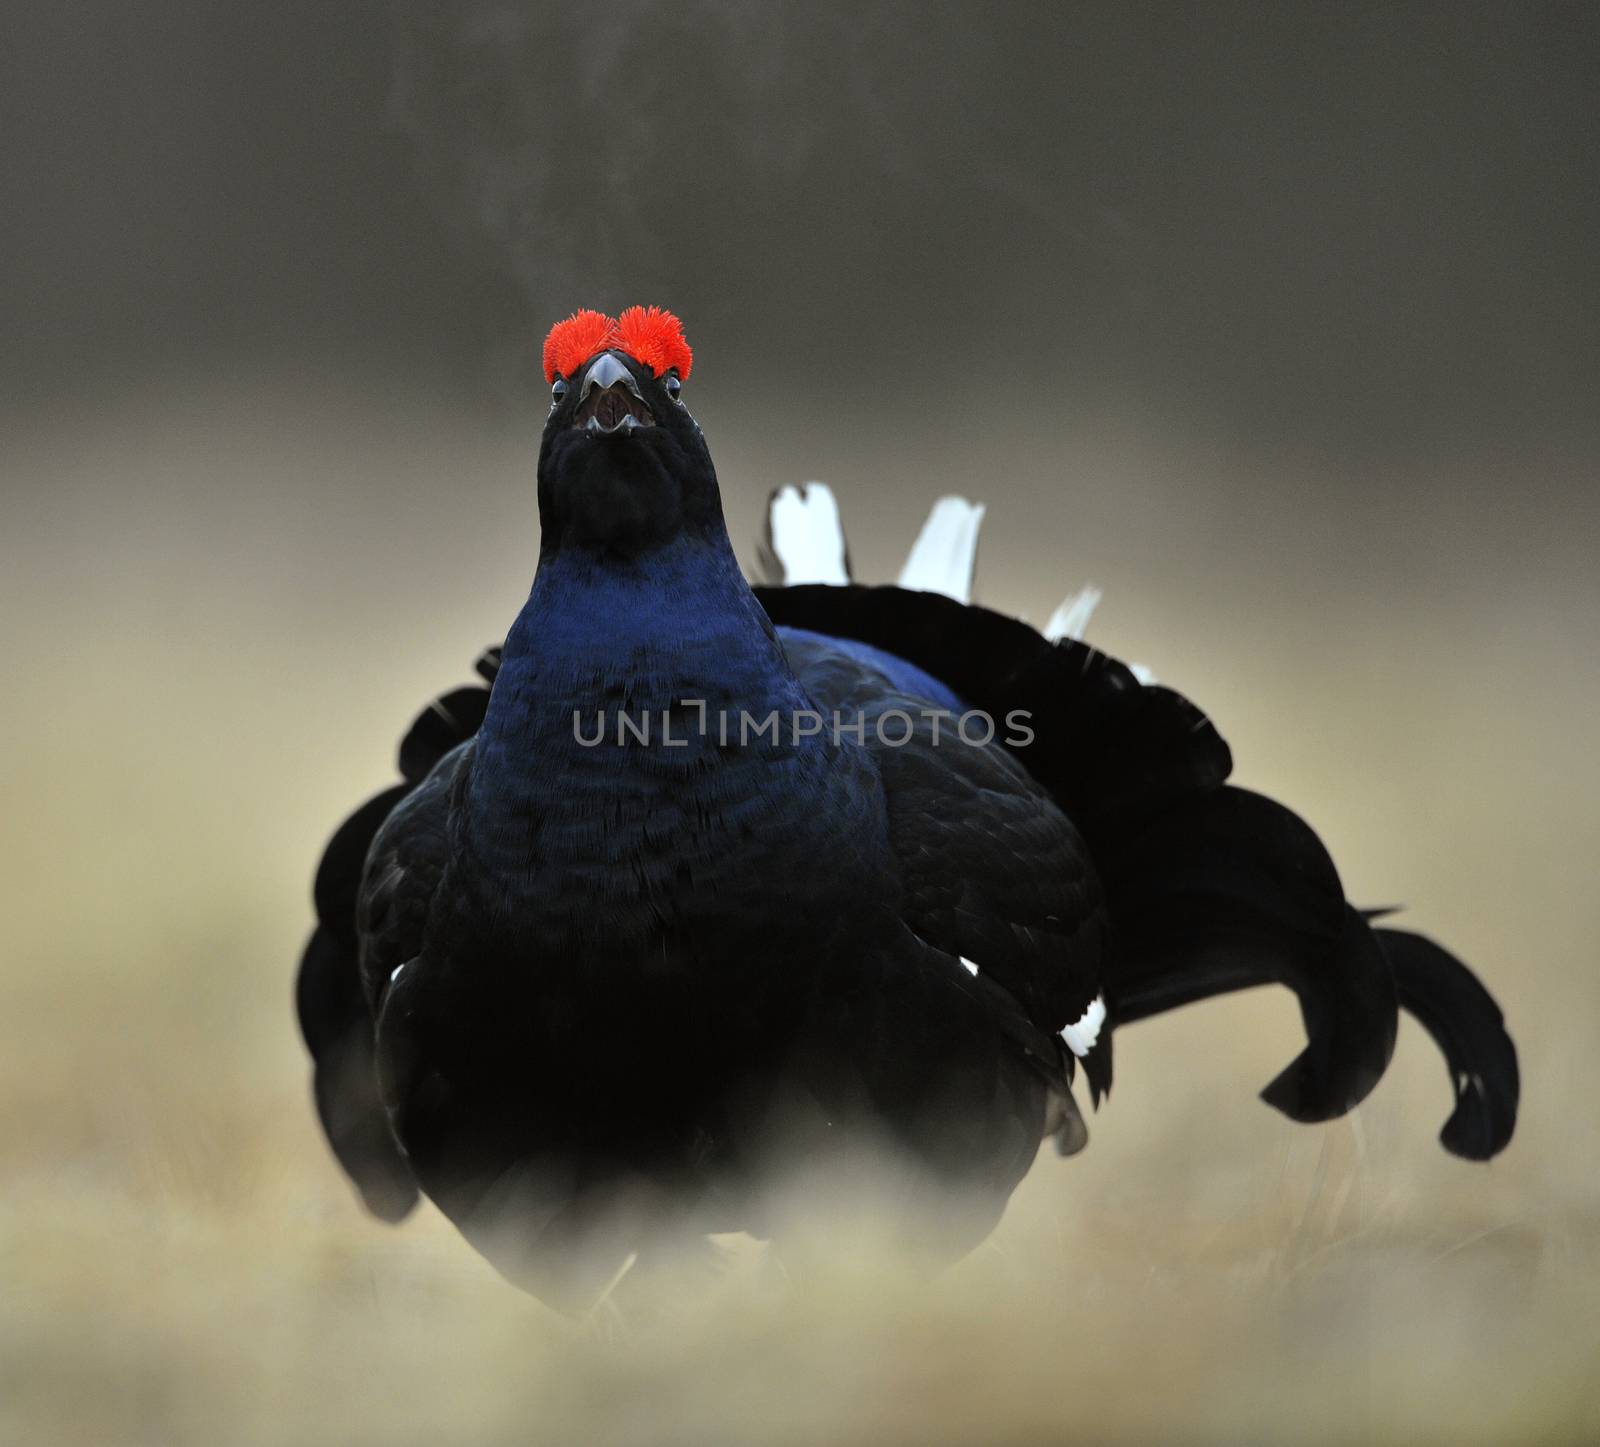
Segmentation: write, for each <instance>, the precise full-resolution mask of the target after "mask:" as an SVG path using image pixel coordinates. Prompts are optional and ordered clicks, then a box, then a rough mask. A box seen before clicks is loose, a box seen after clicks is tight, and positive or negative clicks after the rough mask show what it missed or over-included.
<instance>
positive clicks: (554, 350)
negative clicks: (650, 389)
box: [544, 306, 694, 382]
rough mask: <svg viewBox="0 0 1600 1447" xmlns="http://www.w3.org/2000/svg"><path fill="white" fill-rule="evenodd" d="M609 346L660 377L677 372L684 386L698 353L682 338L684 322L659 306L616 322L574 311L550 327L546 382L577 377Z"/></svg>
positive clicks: (627, 313) (639, 310)
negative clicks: (580, 369)
mask: <svg viewBox="0 0 1600 1447" xmlns="http://www.w3.org/2000/svg"><path fill="white" fill-rule="evenodd" d="M609 347H615V348H617V350H618V351H622V352H626V353H627V354H628V355H629V356H630V357H632V358H633V359H634V361H636V362H642V363H643V364H644V365H645V366H647V367H648V368H649V369H650V370H651V371H652V372H654V373H655V374H656V376H658V377H659V376H662V375H663V374H664V373H666V372H668V371H671V370H673V369H674V368H675V369H676V370H677V373H678V375H679V377H681V378H683V380H684V381H688V379H689V368H690V367H691V366H693V365H694V353H693V352H691V351H690V350H689V344H688V342H686V341H685V340H684V339H683V323H682V322H680V321H679V320H678V319H677V317H675V316H673V314H672V313H671V312H668V311H662V310H661V308H660V307H658V306H652V307H642V306H631V307H629V308H628V309H627V311H625V312H623V314H622V315H621V317H619V318H616V319H613V318H611V317H608V316H607V315H606V314H605V313H604V312H597V311H575V312H573V314H572V315H571V316H570V317H568V318H567V319H566V321H564V322H557V323H556V324H555V325H554V326H553V327H551V328H550V335H549V336H548V337H546V338H545V339H544V379H545V381H547V382H553V381H555V379H556V377H557V376H558V375H560V376H563V377H571V376H574V375H575V374H576V373H577V371H578V368H579V367H581V366H582V365H583V364H584V363H585V362H587V361H588V360H589V358H590V357H592V356H594V354H595V353H596V352H603V351H605V350H606V349H607V348H609Z"/></svg>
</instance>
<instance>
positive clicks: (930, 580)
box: [900, 497, 983, 603]
mask: <svg viewBox="0 0 1600 1447" xmlns="http://www.w3.org/2000/svg"><path fill="white" fill-rule="evenodd" d="M982 522H983V504H982V503H981V502H968V501H967V500H966V498H964V497H941V498H940V499H939V501H938V502H936V503H934V505H933V511H932V512H930V513H929V514H928V520H927V522H925V523H923V525H922V531H921V532H920V533H918V534H917V540H916V542H915V543H914V544H913V545H912V548H911V553H910V555H909V556H908V557H907V558H906V563H905V566H904V567H903V568H901V569H900V586H901V587H902V588H910V589H913V590H915V591H916V592H919V593H943V594H944V595H945V597H947V598H954V599H955V600H956V602H958V603H970V602H971V601H972V573H973V569H974V567H975V566H976V564H977V558H978V528H979V527H980V525H981V524H982Z"/></svg>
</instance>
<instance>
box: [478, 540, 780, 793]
mask: <svg viewBox="0 0 1600 1447" xmlns="http://www.w3.org/2000/svg"><path fill="white" fill-rule="evenodd" d="M686 706H687V708H688V710H690V711H689V712H686ZM810 706H811V705H810V703H809V700H808V699H807V697H806V694H805V692H804V690H803V689H802V688H801V686H800V684H799V682H798V681H797V680H796V679H795V676H794V674H793V672H792V671H791V670H790V667H789V664H788V661H787V659H786V658H785V657H784V653H783V649H782V646H781V645H780V643H779V642H778V640H777V638H776V636H775V634H774V633H773V631H772V627H771V624H770V623H769V622H768V619H767V616H766V614H765V612H764V611H763V610H762V608H761V605H760V604H759V603H758V602H757V601H756V599H755V595H754V594H753V593H752V592H751V591H750V587H749V585H748V584H747V583H746V582H745V580H744V577H743V575H742V573H741V572H740V570H739V565H738V562H737V560H736V559H735V558H734V555H733V549H732V547H731V546H730V545H729V543H728V539H727V534H726V532H723V531H721V530H720V529H719V530H718V533H717V534H716V535H713V536H711V537H705V536H700V537H694V536H689V535H683V536H680V537H678V538H676V539H674V540H673V541H672V542H670V543H668V544H667V545H666V546H664V547H661V548H658V549H654V550H652V551H650V552H648V553H644V554H641V555H639V556H638V557H635V558H631V559H625V560H624V559H618V558H615V557H607V556H604V555H601V554H598V553H595V552H592V551H589V550H585V549H572V548H563V549H560V550H558V551H555V552H553V553H547V554H546V555H544V556H542V557H541V559H540V563H539V570H538V572H537V574H536V575H535V577H534V581H533V588H532V591H531V592H530V594H529V596H528V601H527V603H526V604H525V605H524V607H523V609H522V612H521V613H520V614H519V615H518V617H517V620H516V622H515V624H514V625H513V626H512V629H511V632H510V634H509V635H508V636H507V639H506V645H505V652H504V656H503V658H502V661H501V665H500V672H499V676H498V677H497V678H496V680H495V685H494V692H493V695H492V697H491V699H490V702H489V710H488V714H487V716H486V717H485V719H484V722H483V727H482V728H481V730H480V731H479V734H478V743H477V761H476V765H475V769H474V776H475V777H474V788H473V794H474V809H475V810H476V809H478V808H479V807H480V806H482V807H483V808H485V809H487V808H490V807H491V806H492V803H493V801H494V800H496V799H505V798H507V796H508V795H525V794H526V793H527V792H528V791H530V790H532V791H534V792H538V793H541V794H544V793H547V792H548V791H549V789H550V786H551V785H552V784H553V783H554V782H555V781H556V780H557V779H561V780H563V781H566V782H570V778H571V777H572V775H573V774H574V772H582V773H585V774H589V773H592V772H593V771H594V766H595V765H597V764H598V763H599V762H600V759H599V758H598V757H597V755H598V754H603V755H604V756H605V760H606V764H607V767H615V768H619V769H634V770H642V771H644V772H645V773H654V774H664V775H680V782H681V774H682V773H683V772H684V771H686V770H689V771H692V769H693V767H694V766H695V763H696V761H697V760H701V759H703V758H704V757H705V756H706V755H707V754H708V753H710V752H714V751H715V749H716V747H717V742H718V740H717V738H716V736H715V728H714V726H713V728H712V729H710V730H708V731H704V732H703V733H698V734H697V733H696V732H695V730H694V729H693V728H692V727H691V725H692V724H698V720H699V719H700V718H701V717H702V716H703V717H708V718H710V719H711V720H713V721H715V720H716V719H717V717H718V715H719V713H725V712H730V711H731V713H732V714H734V715H735V716H737V715H738V714H739V712H740V711H745V712H748V713H750V714H752V715H757V716H762V715H765V714H766V713H767V712H769V711H771V710H777V711H778V712H779V713H780V714H781V715H783V716H785V718H787V717H788V715H790V714H791V713H793V712H794V711H797V710H803V709H807V708H809V707H810ZM663 711H673V712H674V713H675V715H676V718H677V728H678V732H679V733H682V732H684V731H685V730H688V731H689V733H690V742H689V744H688V745H687V746H674V748H673V749H672V750H671V758H670V760H667V759H663V758H662V757H660V756H659V752H660V751H659V750H656V749H654V748H649V749H647V752H648V753H651V754H655V755H657V756H656V757H653V758H646V757H643V756H642V755H641V753H640V750H639V749H632V750H613V749H611V748H609V747H608V748H606V749H604V750H597V749H595V748H594V747H593V746H592V745H586V744H585V743H584V742H583V741H582V737H581V736H582V735H585V734H588V735H590V736H592V734H593V731H594V729H595V728H596V725H597V720H599V719H600V718H602V717H603V718H604V720H605V721H606V726H607V728H608V730H609V736H610V737H614V736H615V722H614V720H615V717H616V715H617V714H619V713H626V714H627V715H628V716H629V717H630V718H632V719H640V718H645V717H648V718H650V719H651V720H652V721H653V722H654V723H655V724H656V725H657V727H659V721H660V718H661V715H662V713H663ZM669 765H670V767H669Z"/></svg>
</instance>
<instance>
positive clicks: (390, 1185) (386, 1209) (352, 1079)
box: [295, 654, 498, 1221]
mask: <svg viewBox="0 0 1600 1447" xmlns="http://www.w3.org/2000/svg"><path fill="white" fill-rule="evenodd" d="M497 664H498V654H496V655H494V656H493V657H492V658H491V657H490V656H489V655H485V657H484V658H483V659H480V660H479V663H478V671H479V673H480V674H482V675H483V676H484V677H485V678H486V679H492V678H493V677H494V670H495V666H496V665H497ZM488 701H489V690H488V689H487V688H485V687H468V688H460V689H456V690H455V691H454V692H452V693H448V694H445V695H444V696H443V697H441V698H439V699H437V700H436V701H435V702H434V703H431V704H429V706H428V707H427V708H426V709H424V710H423V712H422V714H421V715H420V716H419V717H418V719H417V720H416V722H415V723H414V724H413V725H412V727H411V729H410V730H409V731H408V732H407V734H406V736H405V739H404V741H403V742H402V744H401V746H400V773H401V776H402V779H403V780H404V782H402V783H399V784H395V785H393V786H392V787H390V788H388V789H385V790H384V791H383V792H382V793H380V794H378V795H376V796H375V797H373V798H372V799H369V800H368V801H367V802H366V803H365V804H363V805H362V806H361V807H360V808H359V809H357V810H356V811H355V813H353V814H352V815H351V816H350V817H349V818H348V819H346V820H345V822H344V823H343V824H341V825H340V826H339V828H338V830H337V831H336V832H335V833H334V836H333V838H332V840H330V841H329V843H328V847H327V849H326V850H325V851H324V853H323V856H322V862H321V864H320V865H319V867H318V869H317V877H316V885H315V889H314V891H313V894H314V899H315V903H316V912H317V926H316V929H315V930H314V931H313V932H312V935H311V939H310V941H309V943H308V944H307V945H306V949H305V954H304V955H303V956H302V958H301V962H300V972H299V976H298V979H297V981H296V987H295V1004H296V1008H297V1013H298V1015H299V1019H300V1031H301V1034H302V1035H303V1036H304V1038H305V1042H306V1048H307V1049H308V1050H309V1051H310V1052H311V1058H312V1062H313V1071H312V1092H313V1095H314V1097H315V1100H316V1105H317V1114H318V1116H319V1117H320V1119H321V1121H322V1128H323V1131H324V1133H325V1134H326V1135H327V1137H328V1143H329V1145H330V1146H332V1147H333V1153H334V1155H335V1156H336V1157H337V1158H338V1161H339V1164H340V1165H341V1166H343V1167H344V1169H345V1172H346V1174H348V1175H349V1177H350V1179H351V1180H352V1181H354V1182H355V1184H356V1187H357V1189H358V1190H359V1191H360V1192H361V1197H362V1200H363V1201H364V1202H365V1203H366V1205H367V1208H368V1209H369V1210H371V1211H372V1212H373V1214H374V1215H377V1216H380V1217H382V1218H383V1219H384V1220H386V1221H398V1220H400V1219H401V1218H402V1217H404V1216H405V1215H406V1214H407V1213H408V1212H409V1211H410V1210H411V1208H412V1207H413V1206H414V1205H415V1204H416V1201H417V1184H416V1181H415V1180H414V1179H413V1177H412V1173H411V1170H410V1167H409V1166H408V1165H407V1164H406V1160H405V1157H404V1156H403V1155H402V1154H401V1152H400V1149H399V1147H398V1146H397V1145H396V1144H395V1140H394V1135H393V1133H392V1131H391V1130H390V1127H389V1118H388V1113H387V1112H386V1111H385V1109H384V1107H383V1103H382V1101H381V1099H380V1097H379V1094H378V1080H377V1066H376V1058H375V1049H374V1037H373V1015H372V1010H371V1007H370V1004H369V996H368V994H367V991H366V990H365V988H364V987H363V984H362V980H361V968H360V959H359V956H360V953H361V951H360V943H359V940H360V936H359V933H358V929H357V918H356V914H357V896H358V894H359V893H360V891H361V888H362V876H363V873H364V871H365V868H366V863H367V856H368V854H369V852H370V850H371V848H372V844H373V840H374V839H375V838H376V837H377V835H378V832H379V830H380V829H381V828H383V826H384V824H385V821H386V820H388V819H389V818H390V816H391V815H392V814H393V813H394V812H395V810H396V809H397V808H398V807H399V806H400V805H401V804H402V802H403V801H404V800H406V799H407V798H408V796H410V795H411V793H412V790H413V789H414V788H415V787H416V786H417V785H418V784H419V783H421V782H422V781H423V780H424V779H425V778H426V777H427V776H428V775H429V774H430V773H431V772H432V770H433V769H434V767H435V766H436V765H437V764H438V762H439V761H440V759H442V758H443V757H444V756H445V754H446V753H448V752H449V751H450V750H451V749H452V748H454V747H456V746H457V745H458V744H460V743H461V742H462V741H463V740H465V739H468V738H470V737H471V736H472V735H473V734H474V733H475V732H476V731H477V728H478V725H479V724H480V723H482V721H483V714H484V710H485V709H486V708H487V706H488Z"/></svg>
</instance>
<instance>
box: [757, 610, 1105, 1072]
mask: <svg viewBox="0 0 1600 1447" xmlns="http://www.w3.org/2000/svg"><path fill="white" fill-rule="evenodd" d="M786 647H787V650H788V653H789V659H790V662H791V664H792V665H793V666H794V668H795V671H796V673H797V674H798V675H799V677H800V679H801V682H802V683H803V684H804V685H805V687H806V690H807V692H808V694H810V696H811V697H812V698H813V700H814V701H815V702H816V703H817V704H818V705H819V707H821V708H822V709H823V710H825V711H828V712H830V713H831V711H833V710H835V709H837V710H839V711H840V713H841V714H843V715H845V716H846V717H847V718H848V719H852V720H853V719H854V718H855V716H856V712H857V711H858V710H859V712H860V716H861V722H862V729H861V732H862V737H863V742H864V743H865V744H866V746H867V748H868V750H869V752H870V753H871V754H872V756H873V758H874V760H875V762H876V763H877V766H878V772H879V776H880V778H881V780H882V782H883V788H884V795H885V804H886V809H887V820H888V830H889V844H890V847H891V850H892V851H893V853H894V855H895V858H896V860H897V862H898V864H899V866H900V871H901V879H902V889H903V893H902V896H901V899H900V910H901V915H902V918H903V919H904V921H905V923H906V924H907V926H908V927H909V928H910V929H911V930H912V931H913V932H914V933H915V934H916V935H917V936H918V937H919V938H921V939H922V940H923V941H924V942H925V943H927V944H929V945H931V946H933V948H935V949H936V950H939V951H941V952H943V953H944V954H946V955H948V956H950V957H951V964H952V967H953V968H962V967H963V966H962V962H963V961H964V962H966V964H965V966H964V968H965V969H966V970H967V971H968V974H969V976H970V977H971V978H973V979H975V980H976V981H977V982H978V985H977V988H978V989H979V990H980V991H982V992H983V995H984V998H985V999H986V1001H987V1002H989V1003H991V1006H992V1008H993V1009H995V1010H998V1011H999V1012H1000V1014H1001V1016H1002V1018H1003V1019H1004V1018H1007V1017H1012V1016H1020V1021H1021V1022H1025V1024H1026V1025H1027V1026H1031V1029H1027V1028H1024V1029H1020V1030H1017V1031H1016V1032H1015V1038H1016V1039H1017V1042H1018V1043H1019V1044H1020V1045H1021V1046H1022V1047H1023V1048H1024V1050H1025V1051H1026V1052H1027V1053H1028V1054H1029V1055H1030V1056H1032V1057H1034V1058H1035V1059H1036V1060H1038V1062H1039V1063H1040V1065H1041V1066H1042V1067H1044V1068H1045V1069H1046V1071H1047V1072H1049V1073H1051V1074H1052V1075H1053V1076H1054V1077H1055V1078H1057V1079H1060V1078H1061V1076H1062V1074H1063V1073H1065V1074H1066V1076H1067V1078H1070V1062H1069V1061H1068V1060H1067V1059H1065V1058H1064V1057H1065V1052H1064V1051H1063V1049H1062V1045H1061V1042H1060V1040H1059V1038H1058V1035H1059V1032H1060V1031H1061V1029H1062V1028H1063V1027H1064V1026H1066V1025H1069V1024H1074V1023H1075V1022H1077V1021H1080V1020H1081V1019H1083V1017H1084V1016H1085V1015H1086V1014H1087V1013H1088V1012H1089V1011H1090V1008H1091V1006H1092V1005H1093V1004H1094V1002H1095V1000H1096V999H1097V998H1099V997H1101V996H1102V995H1103V991H1104V980H1103V978H1102V975H1101V962H1102V946H1103V934H1104V926H1105V913H1104V910H1103V908H1102V903H1101V894H1100V885H1099V881H1098V879H1097V878H1096V876H1095V872H1094V868H1093V866H1092V865H1091V863H1090V860H1089V853H1088V850H1087V848H1086V846H1085V845H1084V842H1083V840H1082V838H1081V837H1080V835H1079V834H1078V832H1077V830H1076V829H1074V828H1073V826H1072V824H1071V823H1070V822H1069V821H1068V820H1067V819H1066V817H1065V816H1064V815H1063V814H1062V812H1061V810H1060V809H1059V808H1057V807H1056V805H1055V804H1054V803H1053V802H1052V801H1051V799H1050V798H1049V796H1048V795H1047V794H1046V792H1045V791H1044V790H1043V789H1042V788H1040V786H1039V785H1038V784H1037V783H1036V782H1035V781H1034V780H1033V779H1031V778H1030V777H1029V775H1028V773H1027V772H1026V770H1024V769H1023V768H1022V767H1021V766H1020V765H1019V764H1018V763H1017V761H1016V760H1015V759H1014V758H1013V757H1012V756H1011V755H1010V754H1008V753H1007V752H1006V751H1005V750H1004V749H1003V748H1002V747H1000V746H999V745H998V744H990V745H983V746H979V745H969V744H966V743H964V742H962V740H961V738H960V736H959V734H958V733H957V731H956V720H955V718H954V717H953V716H946V717H944V718H943V719H942V720H941V719H939V718H937V717H930V716H929V714H928V713H927V712H925V711H927V710H931V709H933V708H934V707H935V705H933V704H932V703H930V702H929V701H928V700H926V699H919V698H914V697H909V696H906V695H903V694H900V693H897V692H895V691H894V690H893V688H892V686H891V685H890V682H889V680H888V679H886V678H885V677H884V676H883V675H882V674H881V673H879V672H878V671H877V670H876V669H874V668H872V667H871V666H870V665H866V664H863V663H860V662H858V661H857V660H854V659H851V658H849V657H847V656H844V655H842V654H840V653H839V652H838V651H837V650H836V649H834V648H832V647H831V646H830V645H829V644H827V643H826V642H825V641H824V642H813V641H810V640H793V639H790V640H787V641H786ZM889 714H896V715H897V716H896V717H894V718H887V717H886V715H889ZM902 735H904V736H905V737H904V742H897V741H898V740H900V739H901V738H902ZM974 970H975V971H976V973H975V974H973V971H974ZM1019 1007H1020V1010H1019ZM1085 1067H1086V1070H1087V1072H1088V1074H1089V1077H1090V1081H1091V1084H1092V1086H1093V1087H1094V1089H1095V1090H1096V1092H1097V1094H1098V1092H1100V1091H1102V1090H1103V1089H1105V1087H1106V1086H1107V1085H1108V1084H1109V1081H1110V1032H1109V1031H1105V1032H1104V1033H1103V1034H1102V1035H1101V1036H1100V1037H1099V1043H1098V1044H1097V1046H1096V1048H1095V1049H1093V1050H1091V1051H1090V1052H1089V1053H1088V1055H1087V1056H1086V1057H1085Z"/></svg>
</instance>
